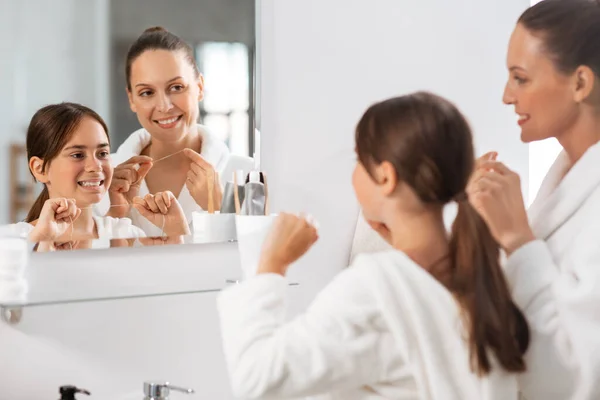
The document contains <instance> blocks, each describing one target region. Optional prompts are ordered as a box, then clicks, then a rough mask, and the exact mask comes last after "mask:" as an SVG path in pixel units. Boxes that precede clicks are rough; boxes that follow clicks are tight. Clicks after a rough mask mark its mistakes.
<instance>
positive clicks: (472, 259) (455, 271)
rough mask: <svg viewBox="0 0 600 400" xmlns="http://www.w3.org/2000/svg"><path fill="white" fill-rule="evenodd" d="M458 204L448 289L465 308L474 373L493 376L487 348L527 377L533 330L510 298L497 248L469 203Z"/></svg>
mask: <svg viewBox="0 0 600 400" xmlns="http://www.w3.org/2000/svg"><path fill="white" fill-rule="evenodd" d="M457 201H458V214H457V216H456V219H455V221H454V224H453V225H452V233H451V237H450V261H451V265H452V269H451V271H452V273H451V276H450V277H449V280H448V281H447V282H446V284H447V285H448V289H449V290H450V291H451V292H452V293H453V294H454V296H455V297H456V299H457V300H458V302H459V304H460V306H461V309H462V312H463V319H464V321H465V326H466V327H467V329H468V332H469V335H468V337H469V348H470V357H471V368H472V369H473V370H474V371H475V372H477V374H478V375H484V374H487V373H489V372H490V370H491V368H492V365H491V362H490V357H489V356H488V353H487V350H488V349H489V350H491V351H492V353H493V354H494V355H495V358H496V359H497V360H498V362H499V363H500V365H501V366H502V367H503V368H504V369H505V370H506V371H509V372H523V371H525V361H524V359H523V355H524V354H525V351H526V350H527V347H528V345H529V327H528V325H527V321H526V320H525V317H524V316H523V314H522V313H521V311H520V310H519V309H518V308H517V306H516V305H515V304H514V303H513V301H512V299H511V295H510V292H509V290H508V285H507V283H506V280H505V279H504V275H503V272H502V270H501V267H500V250H499V246H498V244H497V243H496V241H495V240H494V238H493V237H492V235H491V233H490V231H489V229H488V227H487V225H486V224H485V223H484V221H483V220H482V219H481V217H480V216H479V214H478V213H477V211H476V210H475V209H474V208H473V206H472V205H471V204H470V203H469V202H468V200H466V199H465V198H464V197H463V198H461V199H458V200H457Z"/></svg>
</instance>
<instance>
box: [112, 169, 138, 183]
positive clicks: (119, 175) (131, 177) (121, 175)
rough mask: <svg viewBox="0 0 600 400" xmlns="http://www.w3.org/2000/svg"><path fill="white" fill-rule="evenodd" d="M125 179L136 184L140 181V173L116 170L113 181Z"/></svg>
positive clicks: (132, 170)
mask: <svg viewBox="0 0 600 400" xmlns="http://www.w3.org/2000/svg"><path fill="white" fill-rule="evenodd" d="M115 178H116V179H123V180H126V181H128V182H131V183H134V182H135V181H136V180H137V179H138V172H137V171H135V170H134V169H133V167H132V168H127V169H120V170H115V172H114V173H113V179H115Z"/></svg>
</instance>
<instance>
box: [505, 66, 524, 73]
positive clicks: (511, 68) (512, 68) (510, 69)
mask: <svg viewBox="0 0 600 400" xmlns="http://www.w3.org/2000/svg"><path fill="white" fill-rule="evenodd" d="M508 70H509V71H511V72H512V71H517V70H519V71H523V72H525V68H522V67H519V66H518V65H513V66H512V67H510V68H509V69H508Z"/></svg>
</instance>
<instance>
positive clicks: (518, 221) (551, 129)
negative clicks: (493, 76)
mask: <svg viewBox="0 0 600 400" xmlns="http://www.w3.org/2000/svg"><path fill="white" fill-rule="evenodd" d="M599 39H600V3H598V2H596V1H589V0H545V1H542V2H541V3H538V4H536V5H535V6H533V7H531V8H530V9H528V10H527V11H525V13H524V14H523V15H522V16H521V17H520V19H519V22H518V24H517V26H516V28H515V30H514V32H513V35H512V37H511V40H510V44H509V49H508V58H507V61H508V68H509V73H510V76H509V81H508V83H507V84H506V89H505V92H504V102H505V103H506V104H510V105H514V107H515V112H516V113H517V114H518V115H519V125H520V126H521V139H522V140H523V141H524V142H526V143H529V142H533V141H538V140H544V139H547V138H556V139H557V140H558V142H559V143H560V144H561V146H562V147H563V150H564V151H563V152H562V154H560V155H559V156H558V158H557V159H556V161H555V162H554V165H553V166H552V167H551V169H550V171H549V172H548V175H547V176H546V178H545V180H544V182H543V184H542V187H541V189H540V191H539V194H538V196H537V198H536V199H535V201H534V203H533V204H532V205H531V208H530V209H529V212H528V215H527V213H526V211H525V205H524V203H523V198H522V195H521V186H520V182H519V177H518V175H517V174H516V173H514V172H513V171H511V170H509V169H508V168H507V167H506V166H505V165H503V164H502V163H500V162H497V161H494V160H493V159H487V160H483V159H482V160H481V162H480V167H479V169H478V171H477V173H476V174H475V176H474V178H473V180H472V184H471V185H470V189H469V192H470V194H469V198H470V200H471V202H472V203H473V204H474V205H475V206H476V208H477V209H478V210H479V211H480V212H481V215H482V216H483V217H484V219H485V220H486V221H487V222H488V224H489V226H490V229H491V231H492V233H493V234H494V236H495V238H496V239H497V241H498V243H500V244H501V245H502V247H503V248H504V250H505V251H506V253H507V256H508V258H507V265H506V274H507V278H508V280H509V283H510V286H511V287H512V290H513V294H514V296H515V301H516V302H517V304H518V305H519V306H520V307H522V308H523V311H524V313H525V315H526V316H527V318H528V320H529V321H530V324H531V332H532V348H531V351H529V352H528V354H527V359H526V361H527V365H528V372H527V373H525V374H523V375H522V376H521V377H520V380H521V382H520V386H521V387H522V391H523V394H524V395H525V397H526V398H527V399H550V400H552V399H561V400H562V399H584V400H587V399H590V400H591V399H600V244H599V238H600V163H599V160H600V143H598V141H599V140H600V44H599V43H600V42H599Z"/></svg>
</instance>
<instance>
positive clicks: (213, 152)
mask: <svg viewBox="0 0 600 400" xmlns="http://www.w3.org/2000/svg"><path fill="white" fill-rule="evenodd" d="M198 131H199V132H200V134H201V135H202V151H201V152H200V155H201V156H202V158H204V160H206V161H207V162H208V163H210V164H211V165H212V166H213V168H214V169H215V171H216V172H217V173H218V174H219V175H221V173H222V172H223V170H224V169H225V167H226V166H227V160H228V159H229V148H228V147H227V146H226V145H225V143H223V142H222V141H221V140H219V138H217V137H216V136H215V135H213V134H211V133H210V132H209V131H208V129H207V128H206V127H205V126H204V125H200V124H198ZM151 140H152V137H151V136H150V133H149V132H148V131H147V130H145V129H144V128H141V129H138V130H137V131H135V132H133V133H132V134H131V135H129V137H128V138H127V140H125V142H123V144H121V146H119V148H118V149H117V152H116V153H115V154H113V155H112V157H111V158H112V164H113V167H116V166H117V165H119V164H121V163H124V162H125V161H127V160H128V159H130V158H131V157H134V156H139V155H140V154H141V153H142V151H143V150H144V149H145V148H146V147H147V146H148V145H149V144H150V141H151ZM181 156H182V157H185V156H183V154H181ZM155 168H160V163H159V164H157V166H156V167H155ZM219 178H220V182H224V180H223V177H222V176H219ZM148 193H149V191H148V185H147V184H146V180H145V179H144V180H143V181H142V182H141V185H140V192H139V196H140V197H144V196H145V195H147V194H148ZM177 201H178V202H179V204H180V205H181V208H182V209H183V213H184V215H185V217H186V219H187V221H188V223H189V225H190V227H191V225H192V213H193V212H194V211H197V212H201V211H203V210H202V207H200V206H199V205H198V204H197V203H196V201H195V200H194V198H193V197H192V195H191V193H190V192H189V190H188V188H187V187H186V186H185V185H183V187H182V189H181V193H179V197H178V198H177ZM215 206H216V207H217V208H218V207H220V206H221V205H220V204H216V205H215ZM109 207H110V200H109V196H104V198H103V199H102V202H101V204H100V205H99V206H98V207H97V208H96V212H97V213H98V215H105V214H106V213H107V211H108V208H109ZM128 216H129V217H130V218H131V220H132V221H133V224H134V225H135V226H138V227H140V228H141V229H142V230H143V231H144V232H145V233H146V234H147V235H148V236H162V234H163V232H162V231H161V229H160V228H158V227H157V226H156V225H154V224H153V223H151V222H150V221H148V220H147V219H146V218H144V217H143V216H142V215H141V214H140V213H139V212H138V211H137V210H135V209H134V208H131V210H130V213H129V215H128Z"/></svg>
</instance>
